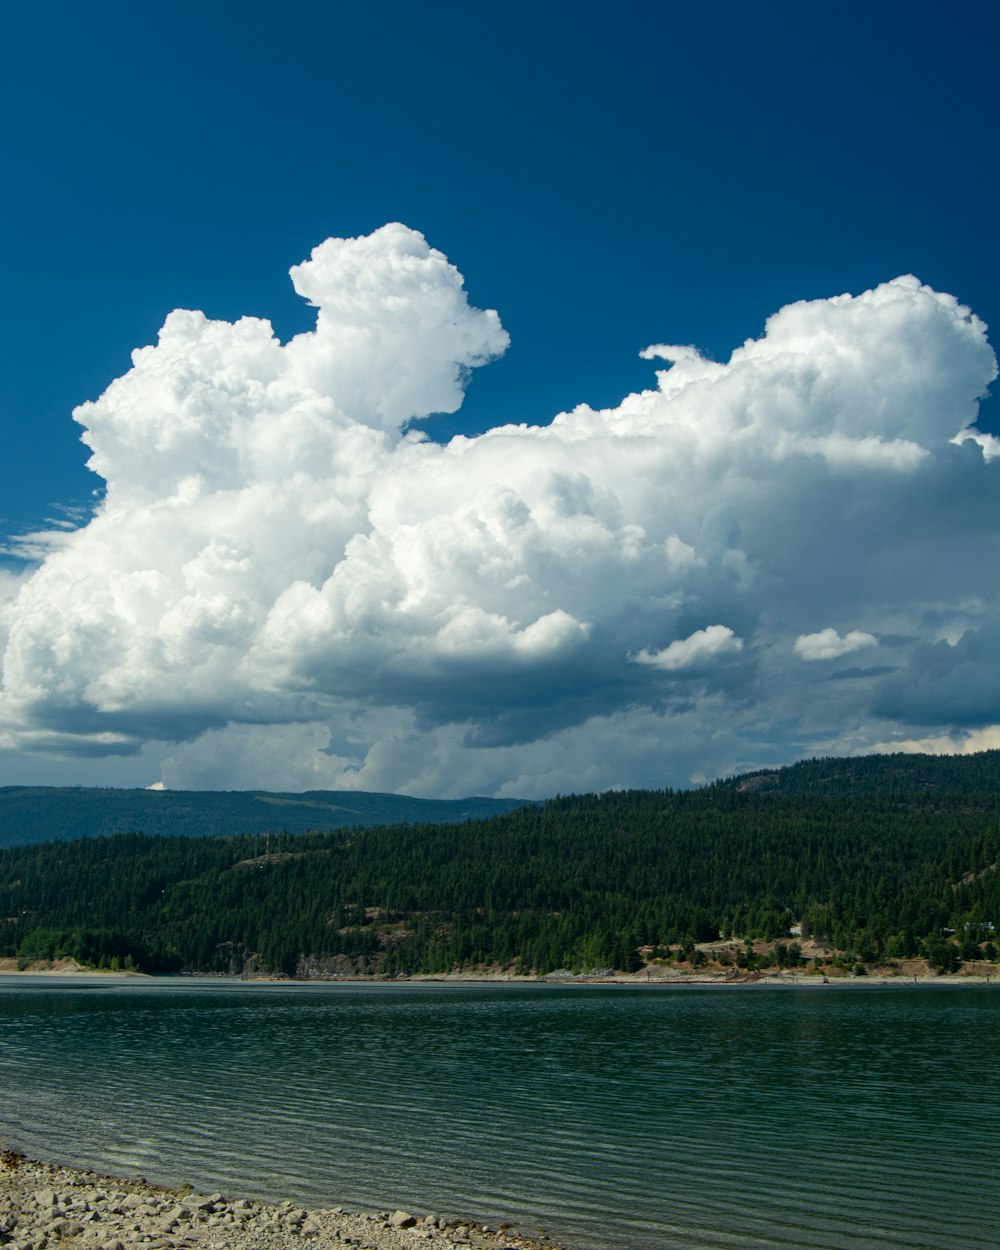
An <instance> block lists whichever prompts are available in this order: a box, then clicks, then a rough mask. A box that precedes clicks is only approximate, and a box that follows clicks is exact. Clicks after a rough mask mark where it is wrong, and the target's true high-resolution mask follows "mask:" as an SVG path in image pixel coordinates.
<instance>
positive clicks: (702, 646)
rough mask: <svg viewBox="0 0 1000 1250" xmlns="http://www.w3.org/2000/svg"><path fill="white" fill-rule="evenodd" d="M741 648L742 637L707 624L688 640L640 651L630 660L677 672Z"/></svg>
mask: <svg viewBox="0 0 1000 1250" xmlns="http://www.w3.org/2000/svg"><path fill="white" fill-rule="evenodd" d="M742 649H743V640H742V638H737V637H736V635H735V634H734V633H733V631H732V630H731V629H729V628H728V627H727V626H725V625H709V626H707V628H705V629H697V630H695V632H694V633H693V634H691V635H690V637H688V638H678V639H676V640H675V641H674V642H672V643H670V644H669V646H666V647H664V648H663V650H662V651H640V652H639V653H638V654H637V655H635V656H633V657H632V658H633V659H634V660H635V662H636V663H637V664H649V665H651V666H652V667H653V668H662V669H664V670H665V671H666V672H668V673H673V672H676V671H677V670H678V669H683V668H693V667H695V666H700V665H703V664H706V663H710V662H711V661H713V660H715V659H716V658H717V657H719V656H722V655H726V654H732V653H733V652H734V651H741V650H742Z"/></svg>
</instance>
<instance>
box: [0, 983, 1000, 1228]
mask: <svg viewBox="0 0 1000 1250" xmlns="http://www.w3.org/2000/svg"><path fill="white" fill-rule="evenodd" d="M998 1039H1000V989H994V988H985V987H980V988H970V989H957V988H953V987H947V988H924V987H918V988H911V989H906V988H896V987H892V988H890V989H885V990H880V989H875V988H872V989H860V988H857V987H849V988H844V989H838V988H836V987H832V986H828V987H815V988H809V989H797V990H796V989H781V988H774V987H770V988H766V989H765V988H762V987H755V988H740V989H729V988H719V989H705V990H699V989H695V988H686V989H662V988H659V987H651V988H648V989H645V988H642V987H635V988H633V987H577V986H572V987H556V986H522V985H499V986H489V987H484V986H457V985H312V986H309V985H288V984H284V985H281V984H279V985H267V986H259V985H240V984H232V983H229V982H203V981H172V982H153V983H149V982H146V981H128V982H115V983H109V982H103V983H101V984H94V985H91V984H89V983H88V984H87V985H81V984H80V983H79V982H75V983H74V984H73V985H72V986H71V987H67V986H65V985H63V984H55V983H53V982H51V981H46V982H43V981H41V980H40V979H39V980H38V981H34V980H31V981H29V980H27V979H24V978H21V979H17V980H16V981H15V979H14V978H10V979H9V981H8V982H3V983H0V1139H2V1140H3V1141H4V1142H6V1143H9V1144H12V1145H14V1146H17V1147H19V1148H21V1149H24V1150H26V1151H27V1152H28V1153H31V1154H34V1155H36V1156H39V1157H43V1158H47V1159H52V1160H57V1161H60V1162H67V1163H75V1164H80V1165H85V1166H87V1167H94V1168H96V1169H98V1170H101V1171H108V1172H127V1173H141V1174H143V1175H144V1176H146V1177H148V1178H149V1179H150V1180H156V1181H161V1182H166V1183H171V1184H179V1183H181V1182H184V1181H187V1182H190V1183H191V1184H192V1185H194V1186H195V1187H196V1188H198V1189H203V1190H214V1189H222V1190H224V1191H228V1192H229V1193H231V1194H234V1195H235V1194H248V1195H257V1196H260V1197H267V1198H274V1199H280V1198H286V1197H287V1198H290V1199H292V1200H294V1201H297V1202H303V1203H308V1204H311V1205H330V1204H333V1203H343V1204H344V1205H346V1206H348V1207H351V1206H354V1207H358V1208H377V1207H395V1206H404V1207H408V1208H411V1209H415V1210H416V1211H418V1212H420V1211H427V1210H433V1211H436V1212H437V1213H438V1214H441V1215H448V1214H456V1215H457V1214H466V1215H470V1216H474V1217H477V1218H479V1219H482V1220H486V1221H492V1222H497V1221H500V1220H503V1219H508V1220H511V1221H512V1222H514V1223H515V1224H517V1225H518V1226H519V1227H522V1228H524V1229H525V1231H531V1230H532V1229H534V1228H536V1227H541V1228H544V1229H546V1230H547V1231H548V1232H550V1233H551V1234H552V1235H553V1236H555V1237H558V1238H561V1239H564V1240H567V1241H569V1242H571V1243H573V1244H576V1245H578V1246H580V1247H581V1248H583V1247H596V1248H600V1250H700V1248H709V1247H711V1248H712V1250H722V1248H724V1247H759V1248H761V1250H772V1248H773V1250H777V1248H778V1247H781V1248H784V1250H787V1248H790V1247H795V1248H796V1250H803V1248H805V1247H809V1248H810V1250H820V1248H837V1250H876V1248H880V1247H913V1248H919V1250H987V1248H989V1250H995V1248H996V1247H997V1245H998V1244H1000V1233H998V1230H1000V1181H998V1167H997V1147H998V1144H1000V1130H998V1123H1000V1065H998V1059H1000V1042H998Z"/></svg>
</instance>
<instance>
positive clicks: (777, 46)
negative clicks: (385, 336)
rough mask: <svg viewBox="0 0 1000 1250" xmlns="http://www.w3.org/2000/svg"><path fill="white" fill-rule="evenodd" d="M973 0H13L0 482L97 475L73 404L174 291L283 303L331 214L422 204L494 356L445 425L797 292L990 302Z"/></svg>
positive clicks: (603, 400) (4, 87)
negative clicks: (546, 1) (503, 339)
mask: <svg viewBox="0 0 1000 1250" xmlns="http://www.w3.org/2000/svg"><path fill="white" fill-rule="evenodd" d="M997 25H998V13H997V8H996V6H995V5H993V4H990V3H983V4H958V5H956V6H953V7H950V8H949V9H948V10H947V11H946V10H943V9H942V8H941V6H940V5H937V4H922V3H887V4H879V5H874V6H872V5H861V4H837V5H832V4H830V5H808V6H803V5H798V4H781V3H779V4H765V5H757V6H740V5H735V4H728V3H726V4H705V5H697V6H686V5H679V4H662V3H656V4H632V5H627V6H624V7H622V8H621V9H620V10H612V9H611V8H609V6H607V5H604V4H575V5H572V6H569V5H558V4H556V5H543V6H529V5H525V4H512V5H505V6H503V9H502V10H496V9H482V8H477V6H469V5H465V4H457V3H456V4H451V3H439V4H432V5H427V6H412V5H406V4H398V3H376V4H372V5H366V6H348V5H328V4H309V3H299V4H296V5H293V6H290V7H289V8H287V9H280V10H279V9H278V8H276V7H275V6H274V5H271V4H260V3H242V4H240V5H238V6H237V5H232V4H215V5H208V6H205V5H195V4H193V3H186V2H183V0H182V2H181V3H176V4H173V5H171V6H169V8H167V9H162V10H161V9H156V8H151V7H149V6H141V5H138V6H137V5H132V4H125V3H114V2H112V3H104V4H102V5H100V6H97V7H96V8H94V7H86V8H81V7H80V6H77V5H71V4H68V3H59V4H45V3H40V4H38V5H33V6H18V7H17V8H15V9H11V10H9V11H8V13H7V14H6V15H5V26H6V36H5V40H4V49H5V50H3V51H2V52H0V57H2V61H3V64H2V73H0V92H2V93H3V96H4V97H5V98H4V102H3V107H4V115H5V116H6V117H7V118H8V119H10V121H11V124H9V125H8V127H7V128H6V135H5V138H4V141H3V168H4V174H3V177H4V180H5V182H6V185H7V193H6V194H4V196H3V200H2V208H0V213H2V218H3V224H4V233H5V236H6V238H7V240H8V249H7V260H6V264H5V267H4V268H5V287H6V290H7V302H8V309H9V310H10V312H11V314H12V315H11V318H10V324H9V328H8V331H7V333H6V334H5V335H4V338H3V342H2V344H0V351H2V357H0V387H2V390H0V420H2V422H3V432H4V438H5V443H6V445H7V448H8V452H9V454H10V456H11V458H12V461H13V463H16V464H17V465H18V471H17V473H16V474H14V475H8V478H7V480H6V481H5V483H4V496H3V500H2V502H0V513H2V514H3V515H4V516H5V517H6V521H5V525H6V526H7V528H8V529H10V528H16V527H18V526H20V525H22V524H24V523H28V524H37V523H38V522H39V521H40V520H41V519H42V517H43V516H45V515H46V514H48V513H49V512H50V510H51V507H52V505H53V504H55V503H66V502H69V501H70V500H76V501H84V500H85V499H86V498H87V496H88V494H89V492H90V490H92V489H93V487H94V486H95V485H97V483H95V482H94V481H93V479H92V477H91V475H90V474H88V473H86V472H85V470H83V467H82V466H83V463H84V459H85V455H84V451H83V449H82V448H81V447H80V446H79V444H78V443H77V441H76V437H75V432H74V429H73V427H72V425H71V424H69V422H68V416H69V411H70V409H71V408H72V407H73V406H74V405H75V404H77V403H79V402H81V401H82V400H83V399H88V398H96V396H97V395H98V394H99V393H100V392H101V391H102V390H103V389H104V387H105V386H106V385H107V384H108V382H109V381H110V380H111V378H113V377H115V376H116V375H117V374H118V373H120V372H122V370H123V369H124V368H126V367H127V364H128V352H129V351H130V350H131V349H132V348H133V347H135V346H139V345H142V344H144V343H147V342H152V341H153V340H154V338H155V334H156V331H157V330H158V328H159V326H160V324H161V322H162V319H163V317H164V315H165V314H166V312H167V311H169V310H170V309H171V308H175V307H194V308H200V309H203V310H204V311H205V312H206V313H207V314H208V315H209V316H214V317H224V318H227V319H234V318H236V317H238V316H240V315H242V314H244V313H251V314H255V315H260V316H266V317H269V318H271V319H272V321H273V322H274V324H275V328H276V330H277V331H278V333H279V334H281V335H282V336H286V335H288V334H290V333H293V332H295V331H298V330H302V329H305V328H306V327H307V325H308V323H309V310H308V309H307V308H305V306H304V305H303V304H302V303H301V301H300V300H299V299H298V298H297V297H296V296H295V295H294V293H293V292H292V290H291V286H290V284H289V282H288V279H287V276H286V271H287V268H288V266H289V264H291V263H293V262H295V261H297V260H300V259H302V258H304V257H305V256H306V255H308V252H309V250H310V249H311V248H312V247H313V246H315V244H316V243H318V242H319V241H320V240H321V239H323V238H325V237H327V236H328V235H331V234H332V235H343V236H348V235H355V234H360V233H367V232H369V231H370V230H372V229H374V228H376V227H377V226H378V225H381V224H383V223H384V222H385V221H389V220H400V221H404V222H406V223H407V224H408V225H411V226H413V227H414V228H416V229H419V230H421V231H422V232H423V233H424V234H425V235H426V236H427V238H428V239H429V241H430V242H431V243H432V244H433V245H435V246H438V247H440V248H441V249H442V250H444V251H445V252H446V253H447V254H448V256H449V258H450V259H451V260H452V261H453V262H454V263H455V264H456V265H458V267H459V268H460V269H461V270H462V272H463V273H464V274H465V276H466V282H467V287H468V289H469V292H470V297H471V299H472V301H473V302H474V303H476V304H479V305H480V306H484V307H494V308H497V309H498V310H499V311H500V314H501V317H502V319H503V321H504V324H505V326H506V327H507V329H508V330H509V332H510V334H511V337H512V347H511V349H510V351H509V352H508V354H507V356H506V358H505V359H503V360H502V361H498V362H497V363H496V364H494V365H493V366H492V367H491V368H490V369H489V370H484V371H483V372H482V373H481V374H480V375H479V376H477V378H476V379H475V383H474V385H473V386H472V387H471V389H470V392H469V395H468V398H467V400H466V403H465V405H464V407H463V409H462V412H461V413H460V414H458V415H457V416H455V417H449V418H447V419H440V420H438V421H437V422H434V421H432V422H430V426H429V428H431V429H433V430H436V431H438V432H439V433H440V435H444V434H445V433H450V432H452V431H455V430H467V429H471V430H481V429H486V428H488V427H490V426H492V425H494V424H497V423H498V422H501V421H506V420H528V421H532V422H545V421H548V420H549V419H550V418H551V416H552V415H553V414H554V413H555V412H557V411H559V410H561V409H563V408H567V407H570V406H572V405H574V404H576V403H578V402H582V401H586V402H589V403H591V404H595V405H599V404H609V403H614V402H616V401H617V400H618V399H619V398H620V396H621V394H622V393H623V391H624V390H625V389H632V388H638V387H639V386H641V385H645V383H646V380H647V378H648V370H647V369H645V368H644V366H643V365H642V364H641V362H639V361H638V360H637V359H636V352H637V350H638V348H639V347H641V346H643V345H645V343H646V342H647V341H653V340H661V341H666V342H685V343H686V342H692V343H694V344H696V345H697V346H698V347H699V348H700V349H701V350H702V351H703V352H706V353H708V354H710V355H712V356H714V357H715V358H717V359H725V358H726V357H727V356H728V354H729V352H730V351H731V350H732V349H733V348H734V347H736V346H737V345H738V344H740V343H741V342H742V341H743V340H744V339H745V338H748V337H751V336H757V335H758V334H760V332H761V330H762V328H763V322H764V320H765V318H766V317H767V316H768V315H770V314H771V313H772V312H774V311H775V310H776V309H777V308H779V307H780V306H781V305H782V304H784V303H788V302H789V301H791V300H795V299H803V298H819V297H825V296H829V295H834V294H837V293H839V292H840V291H846V290H850V291H855V292H856V291H860V290H863V289H866V288H867V287H870V286H872V285H874V284H876V283H877V282H879V281H884V280H886V279H888V278H891V277H895V276H897V275H898V274H900V273H906V272H913V273H916V274H917V276H918V277H920V278H921V280H922V281H924V282H927V283H928V284H929V285H931V286H934V287H935V288H936V289H939V290H946V291H949V292H951V293H953V294H955V295H956V296H957V297H958V298H959V299H960V300H962V301H963V302H964V303H966V304H968V305H969V306H970V307H972V308H973V310H974V311H975V312H977V313H978V315H979V316H980V317H982V318H983V319H984V320H985V321H986V322H987V323H988V324H993V323H995V322H997V321H1000V306H998V302H1000V296H998V291H1000V281H998V277H1000V275H998V259H997V243H996V230H995V227H994V225H993V222H994V220H995V195H996V185H995V184H996V168H997V156H998V152H997V141H996V124H995V118H996V113H997V100H996V87H995V73H994V68H995V67H994V65H993V50H994V49H995V47H996V44H997V34H998V30H997Z"/></svg>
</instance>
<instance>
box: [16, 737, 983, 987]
mask: <svg viewBox="0 0 1000 1250" xmlns="http://www.w3.org/2000/svg"><path fill="white" fill-rule="evenodd" d="M998 783H1000V752H997V751H993V752H984V753H981V754H979V755H975V756H968V757H928V756H903V755H898V756H873V757H868V758H865V759H854V760H819V761H809V762H807V763H804V764H799V765H795V766H794V767H792V768H788V769H781V770H778V771H776V772H768V773H756V774H748V775H746V776H743V777H739V778H734V779H732V780H729V781H725V782H720V783H717V784H715V785H712V786H709V787H706V788H704V789H701V790H696V791H672V790H662V791H623V792H611V793H606V794H602V795H575V796H567V797H557V798H554V799H551V800H549V801H548V802H546V803H544V804H541V805H526V806H523V807H520V808H517V809H516V810H513V811H511V812H509V813H507V814H506V815H501V816H496V817H492V818H490V819H485V820H483V819H480V820H470V821H467V822H465V823H463V824H454V823H448V824H419V825H417V824H392V825H385V826H380V827H374V828H342V829H335V830H331V831H327V832H322V833H311V834H300V835H293V834H290V833H282V834H280V835H277V834H276V835H273V837H272V838H271V841H270V844H269V845H265V843H264V840H263V839H262V838H261V837H260V836H255V835H253V834H247V835H245V836H227V837H187V836H183V837H167V836H163V835H154V836H149V835H147V834H143V833H138V832H136V833H123V834H118V835H115V836H111V837H95V838H86V839H78V840H75V841H68V842H49V843H44V844H31V845H26V846H13V847H9V848H8V849H6V850H3V851H0V955H5V956H8V957H15V958H17V959H18V960H19V961H21V962H22V963H26V962H27V961H30V960H35V959H52V958H55V957H57V956H60V955H71V956H73V957H75V958H76V959H78V960H79V961H80V962H82V963H89V964H93V965H95V966H104V967H109V966H113V967H135V968H139V969H142V970H146V971H157V972H177V971H215V972H232V973H248V972H254V973H267V972H272V973H279V974H286V975H299V976H303V975H305V976H310V975H372V974H379V975H390V976H391V975H399V974H413V973H434V972H446V971H450V970H454V969H457V968H471V967H483V966H495V967H502V968H508V969H511V970H515V971H520V972H534V973H539V974H544V973H546V972H548V971H550V970H552V969H556V968H571V969H588V968H595V967H614V968H618V969H625V970H629V969H635V968H638V967H639V966H640V965H641V963H642V957H647V958H648V957H651V956H655V955H656V954H658V953H659V954H665V953H667V951H668V950H669V948H671V947H678V946H679V947H681V948H683V949H684V950H685V951H687V952H690V951H691V950H692V949H693V947H694V945H695V944H696V943H698V942H708V941H711V940H714V939H717V938H719V937H720V936H721V937H735V938H738V939H741V940H742V939H754V938H766V939H789V938H791V937H792V936H793V935H792V929H793V926H794V927H795V929H796V930H798V931H799V932H798V934H797V936H800V937H801V938H802V939H803V940H805V939H806V938H810V939H812V940H820V941H823V942H826V943H828V944H829V946H830V947H831V948H833V949H835V950H836V951H837V952H839V953H840V954H841V955H842V957H843V958H844V959H848V960H851V961H858V962H859V963H862V964H865V963H873V962H880V961H884V960H887V959H905V958H908V957H913V956H923V957H926V958H928V959H929V960H930V961H931V963H932V965H933V966H934V967H936V968H938V969H940V970H953V969H954V968H956V967H957V966H958V965H959V962H960V961H961V960H963V959H966V960H967V959H978V958H982V957H986V958H991V959H992V958H995V957H996V948H995V945H994V940H995V938H996V932H997V926H998V924H1000V874H998V872H997V861H998V852H1000V821H998V816H1000V802H998V792H1000V785H998ZM781 949H782V950H785V949H786V948H785V947H784V946H782V947H781Z"/></svg>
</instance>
